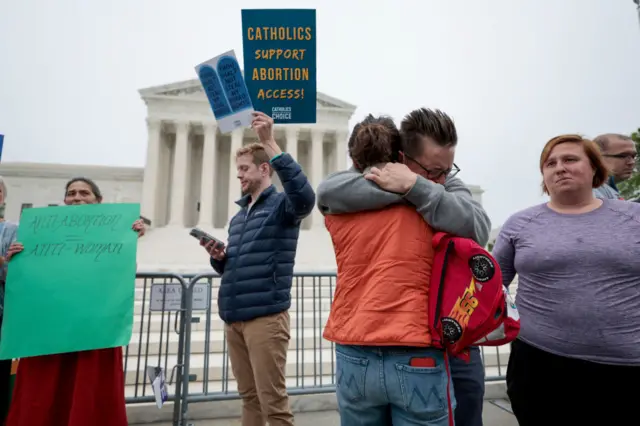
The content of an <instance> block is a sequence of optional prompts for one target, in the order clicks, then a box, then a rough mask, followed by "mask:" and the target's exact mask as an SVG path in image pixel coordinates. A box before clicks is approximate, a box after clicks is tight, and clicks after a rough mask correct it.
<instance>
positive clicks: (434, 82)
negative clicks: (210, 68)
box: [0, 0, 640, 227]
mask: <svg viewBox="0 0 640 426" xmlns="http://www.w3.org/2000/svg"><path fill="white" fill-rule="evenodd" d="M383 4H386V5H387V6H382V5H383ZM392 4H393V6H392ZM272 6H273V7H279V8H286V7H292V8H316V9H317V20H318V23H317V26H318V28H317V32H318V40H317V43H318V45H317V46H318V90H319V91H321V92H324V93H327V94H329V95H331V96H334V97H337V98H340V99H343V100H345V101H347V102H350V103H353V104H355V105H357V106H358V110H357V112H356V115H355V116H354V118H353V120H352V126H353V124H355V122H356V121H357V120H359V119H360V118H362V117H363V116H364V115H365V114H367V113H369V112H372V113H386V114H390V115H392V116H393V117H394V118H396V119H397V120H399V119H401V118H402V115H403V114H405V113H406V112H408V111H409V110H411V109H414V108H417V107H420V106H426V107H432V108H441V109H443V110H445V111H446V112H448V113H449V114H450V115H451V116H452V117H453V118H454V119H455V121H456V124H457V126H458V131H459V136H460V142H459V148H458V151H457V154H456V163H457V164H458V165H459V166H460V168H461V169H462V173H461V175H460V176H461V177H462V179H463V180H464V181H465V182H467V183H472V184H477V185H481V186H482V187H483V188H484V189H485V191H486V192H485V194H484V204H485V206H486V208H487V210H488V211H489V214H490V216H491V218H492V220H493V222H494V227H495V226H498V225H500V224H501V223H502V222H504V220H505V219H506V218H507V217H508V216H509V215H510V214H512V213H514V212H515V211H517V210H519V209H522V208H525V207H528V206H530V205H533V204H535V203H539V202H540V201H541V200H542V198H541V196H540V186H539V183H540V175H539V171H538V166H537V163H538V158H539V154H540V150H541V147H542V146H543V145H544V143H545V142H546V141H547V140H548V139H549V138H551V137H552V136H554V135H557V134H560V133H568V132H579V133H583V134H586V135H588V136H594V135H596V134H598V133H603V132H620V133H630V132H631V131H633V130H634V129H636V128H638V127H639V126H640V104H639V102H638V100H640V28H639V24H638V16H637V14H636V11H635V5H634V4H633V2H632V1H631V0H538V1H531V0H528V1H525V0H460V1H444V0H422V1H417V0H416V1H408V0H407V1H395V2H391V1H389V0H387V1H385V2H383V1H379V2H372V1H370V0H369V1H366V0H349V1H346V0H322V1H303V0H298V1H286V0H280V1H277V2H264V1H262V2H261V1H248V0H247V1H240V0H239V1H233V2H222V1H211V0H202V1H195V0H194V1H190V0H181V1H177V0H173V1H170V0H127V1H125V0H109V1H88V0H55V1H51V0H39V1H38V0H19V1H9V0H0V133H3V134H5V135H6V136H5V148H4V153H3V157H2V160H3V161H7V162H8V161H25V162H57V163H77V164H103V165H123V166H143V165H144V160H145V152H146V140H147V138H146V125H145V120H144V118H145V115H146V112H145V106H144V103H143V102H142V100H141V99H140V97H139V95H138V89H140V88H143V87H148V86H154V85H161V84H167V83H173V82H177V81H181V80H186V79H192V78H195V77H196V75H195V72H194V69H193V67H194V66H195V65H196V64H198V63H200V62H202V61H203V60H206V59H209V58H211V57H213V56H215V55H217V54H219V53H222V52H224V51H226V50H229V49H235V51H236V54H237V55H238V56H239V59H240V60H241V58H242V30H241V19H240V10H241V9H242V8H264V7H272ZM241 63H242V62H241Z"/></svg>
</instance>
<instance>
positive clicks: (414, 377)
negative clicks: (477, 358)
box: [324, 115, 455, 426]
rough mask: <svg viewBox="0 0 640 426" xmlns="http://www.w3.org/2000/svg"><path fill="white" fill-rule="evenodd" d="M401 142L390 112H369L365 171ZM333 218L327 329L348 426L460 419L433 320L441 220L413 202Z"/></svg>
mask: <svg viewBox="0 0 640 426" xmlns="http://www.w3.org/2000/svg"><path fill="white" fill-rule="evenodd" d="M399 151H400V132H399V131H398V129H397V127H396V126H395V124H394V123H393V120H392V119H391V118H387V117H378V118H376V117H373V116H372V115H369V116H368V117H367V118H365V120H364V121H362V122H361V123H359V124H357V125H356V127H355V128H354V130H353V133H352V135H351V138H350V140H349V154H350V156H351V158H352V160H353V162H354V165H355V167H356V168H358V169H359V170H360V171H362V172H363V173H366V172H367V171H368V169H370V168H371V167H378V168H381V167H383V166H384V164H385V163H388V162H394V161H397V158H395V156H397V153H398V152H399ZM372 185H373V183H372ZM325 225H326V227H327V229H328V230H329V233H330V234H331V238H332V241H333V245H334V249H335V254H336V262H337V266H338V284H337V287H336V293H335V296H334V300H333V304H332V306H331V313H330V315H329V319H328V322H327V325H326V327H325V331H324V337H325V338H326V339H327V340H330V341H332V342H335V343H336V371H337V373H336V374H337V377H336V383H337V397H338V405H339V408H340V418H341V424H342V426H351V425H368V426H386V425H394V426H404V425H409V424H411V425H425V426H427V425H428V426H450V425H453V416H452V415H451V413H452V409H453V407H454V405H455V403H454V401H452V400H453V390H452V386H451V383H450V379H449V377H450V371H449V366H448V362H447V359H446V355H445V353H444V352H443V351H442V350H440V349H436V348H433V347H431V337H430V336H431V334H430V329H429V321H428V311H427V308H428V300H427V299H428V290H429V279H430V275H431V264H432V261H433V254H434V253H433V248H432V238H433V234H434V232H433V229H431V227H430V226H429V225H428V224H427V223H426V222H425V221H424V220H423V218H422V216H421V215H420V214H419V213H418V212H417V211H416V209H415V207H412V206H410V205H408V204H397V205H393V206H390V207H387V208H385V209H382V210H375V211H365V212H358V213H347V214H336V215H327V216H325Z"/></svg>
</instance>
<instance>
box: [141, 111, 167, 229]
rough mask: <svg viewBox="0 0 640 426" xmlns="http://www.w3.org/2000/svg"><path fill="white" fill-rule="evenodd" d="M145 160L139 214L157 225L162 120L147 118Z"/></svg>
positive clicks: (153, 224)
mask: <svg viewBox="0 0 640 426" xmlns="http://www.w3.org/2000/svg"><path fill="white" fill-rule="evenodd" d="M147 133H148V141H147V161H146V164H145V166H144V180H143V183H142V206H141V209H140V210H141V212H140V213H141V214H142V215H143V216H145V217H146V218H147V219H149V220H150V221H151V225H152V226H157V217H156V206H157V204H158V179H159V178H160V175H159V173H158V170H159V166H160V165H159V162H160V138H161V136H162V121H160V120H158V119H155V118H151V117H149V118H147Z"/></svg>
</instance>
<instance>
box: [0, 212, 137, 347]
mask: <svg viewBox="0 0 640 426" xmlns="http://www.w3.org/2000/svg"><path fill="white" fill-rule="evenodd" d="M139 215H140V206H139V204H88V205H80V206H53V207H44V208H31V209H25V210H24V211H23V212H22V217H21V218H20V226H19V228H18V236H17V241H19V242H21V243H22V244H23V245H24V250H23V251H22V253H19V254H17V255H16V256H15V257H14V258H13V259H11V261H10V263H9V269H8V274H7V281H6V292H5V307H4V318H3V323H2V334H1V335H2V339H0V359H11V358H24V357H30V356H38V355H49V354H58V353H67V352H77V351H84V350H90V349H102V348H112V347H117V346H125V345H128V344H129V340H130V339H131V332H132V328H133V301H134V292H135V275H136V248H137V240H138V235H137V234H136V232H134V231H133V230H132V229H131V226H132V225H133V222H134V221H135V220H136V219H138V217H139Z"/></svg>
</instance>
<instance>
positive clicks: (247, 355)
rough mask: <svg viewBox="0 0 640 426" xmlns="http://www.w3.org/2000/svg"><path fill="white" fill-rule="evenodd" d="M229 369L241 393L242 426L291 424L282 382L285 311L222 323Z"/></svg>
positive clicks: (286, 332) (286, 329)
mask: <svg viewBox="0 0 640 426" xmlns="http://www.w3.org/2000/svg"><path fill="white" fill-rule="evenodd" d="M225 329H226V332H227V343H228V345H229V359H230V360H231V369H232V370H233V375H234V376H235V378H236V382H237V383H238V392H239V393H240V396H241V397H242V426H264V425H265V422H266V421H269V425H271V426H292V425H293V414H292V413H291V408H290V407H289V396H288V395H287V385H286V382H285V366H286V363H287V350H288V349H289V339H290V335H289V329H290V319H289V312H287V311H285V312H281V313H279V314H275V315H269V316H266V317H261V318H256V319H253V320H251V321H241V322H234V323H232V324H226V325H225Z"/></svg>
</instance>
